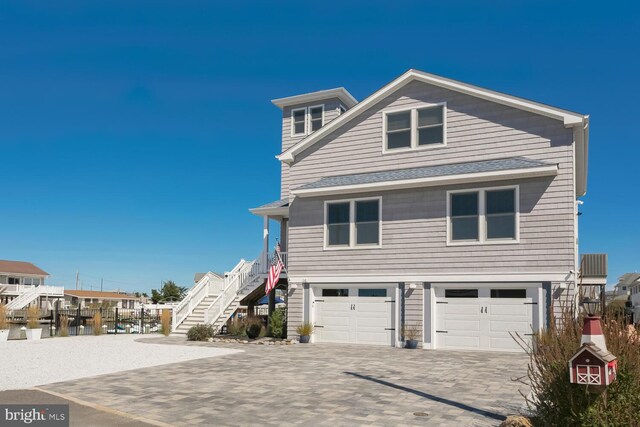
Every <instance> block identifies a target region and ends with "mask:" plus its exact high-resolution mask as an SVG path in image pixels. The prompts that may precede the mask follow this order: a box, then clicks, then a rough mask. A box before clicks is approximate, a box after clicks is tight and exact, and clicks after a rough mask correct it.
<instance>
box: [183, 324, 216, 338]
mask: <svg viewBox="0 0 640 427" xmlns="http://www.w3.org/2000/svg"><path fill="white" fill-rule="evenodd" d="M209 338H213V326H211V325H196V326H192V327H191V328H190V329H189V331H187V339H188V340H189V341H206V340H208V339H209Z"/></svg>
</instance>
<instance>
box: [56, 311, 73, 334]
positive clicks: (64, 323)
mask: <svg viewBox="0 0 640 427" xmlns="http://www.w3.org/2000/svg"><path fill="white" fill-rule="evenodd" d="M69 322H70V319H69V316H65V315H64V314H63V315H61V316H60V329H59V330H58V335H59V336H61V337H68V336H69Z"/></svg>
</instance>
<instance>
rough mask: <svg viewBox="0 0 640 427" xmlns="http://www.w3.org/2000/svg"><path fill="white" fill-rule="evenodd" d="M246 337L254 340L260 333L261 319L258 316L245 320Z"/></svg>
mask: <svg viewBox="0 0 640 427" xmlns="http://www.w3.org/2000/svg"><path fill="white" fill-rule="evenodd" d="M245 326H246V333H247V337H249V338H250V339H256V338H258V337H259V336H260V332H262V319H260V318H259V317H258V316H249V317H247V319H246V320H245Z"/></svg>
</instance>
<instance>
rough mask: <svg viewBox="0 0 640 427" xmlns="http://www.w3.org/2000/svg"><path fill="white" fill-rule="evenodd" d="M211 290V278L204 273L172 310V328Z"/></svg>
mask: <svg viewBox="0 0 640 427" xmlns="http://www.w3.org/2000/svg"><path fill="white" fill-rule="evenodd" d="M244 262H245V261H244V260H240V262H239V263H238V265H236V267H235V268H234V270H235V269H238V268H241V267H242V265H244ZM210 292H211V280H210V278H209V275H204V276H203V277H202V279H200V280H199V281H198V283H196V284H195V285H194V286H193V287H192V288H191V289H189V292H187V294H186V295H185V296H184V298H183V299H182V301H180V303H178V305H177V306H176V308H175V309H173V312H172V317H173V319H172V322H173V323H172V324H173V330H175V329H176V328H177V327H178V326H179V325H180V324H181V323H182V322H184V320H185V319H186V318H187V317H188V316H189V315H190V314H191V313H192V312H193V310H194V309H195V308H196V307H197V306H198V304H200V303H201V302H202V300H203V299H204V298H205V297H206V296H207V295H209V293H210Z"/></svg>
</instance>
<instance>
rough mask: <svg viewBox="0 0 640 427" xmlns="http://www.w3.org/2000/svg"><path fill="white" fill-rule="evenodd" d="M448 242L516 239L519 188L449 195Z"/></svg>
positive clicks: (450, 193)
mask: <svg viewBox="0 0 640 427" xmlns="http://www.w3.org/2000/svg"><path fill="white" fill-rule="evenodd" d="M447 203H448V212H449V214H448V221H449V223H448V241H449V243H454V244H455V243H501V242H504V243H509V242H517V241H518V218H519V213H518V187H508V188H496V189H493V188H490V189H480V190H474V191H466V190H465V191H455V192H449V194H448V200H447Z"/></svg>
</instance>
